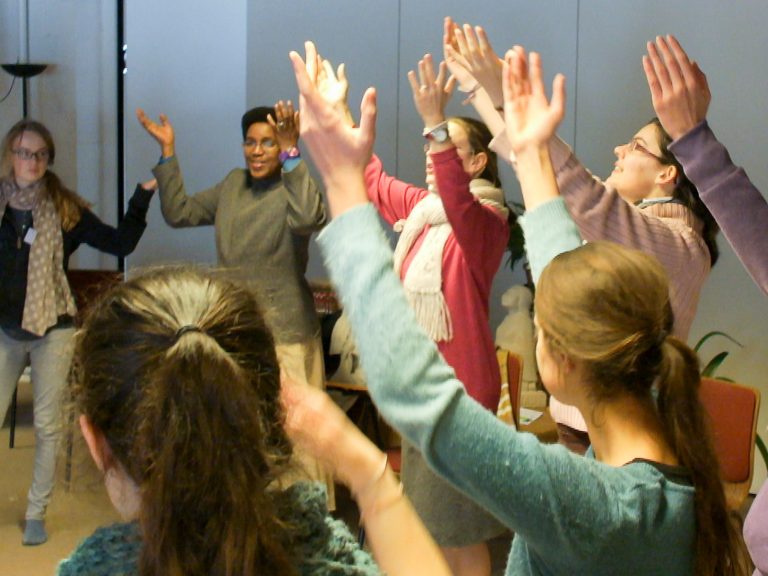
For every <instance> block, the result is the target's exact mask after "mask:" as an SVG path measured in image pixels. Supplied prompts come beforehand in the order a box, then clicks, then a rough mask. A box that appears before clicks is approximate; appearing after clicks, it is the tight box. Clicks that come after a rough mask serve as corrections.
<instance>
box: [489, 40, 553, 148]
mask: <svg viewBox="0 0 768 576" xmlns="http://www.w3.org/2000/svg"><path fill="white" fill-rule="evenodd" d="M503 71H504V80H505V81H504V84H503V88H504V120H505V123H506V127H507V138H508V139H509V142H510V145H511V147H512V151H513V152H514V153H515V154H516V155H519V154H520V153H522V152H524V151H526V150H530V149H533V148H540V147H542V146H545V145H546V144H547V142H549V139H550V138H551V137H552V136H553V135H554V134H555V131H556V130H557V126H558V125H559V124H560V122H561V120H562V119H563V116H564V115H565V77H564V76H563V75H562V74H558V75H557V76H555V79H554V81H553V83H552V101H551V102H549V101H548V100H547V94H546V91H545V90H544V81H543V79H542V73H541V57H540V56H539V54H537V53H536V52H531V55H530V58H526V55H525V50H524V49H523V48H522V47H521V46H515V48H514V49H513V50H509V51H507V54H506V58H505V63H504V69H503Z"/></svg>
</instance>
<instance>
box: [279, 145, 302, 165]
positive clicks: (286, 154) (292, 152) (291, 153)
mask: <svg viewBox="0 0 768 576" xmlns="http://www.w3.org/2000/svg"><path fill="white" fill-rule="evenodd" d="M277 157H278V159H279V160H280V163H281V164H285V161H286V160H290V159H291V158H300V157H301V152H299V149H298V148H297V147H296V146H291V147H290V148H288V150H285V151H283V152H280V154H278V155H277Z"/></svg>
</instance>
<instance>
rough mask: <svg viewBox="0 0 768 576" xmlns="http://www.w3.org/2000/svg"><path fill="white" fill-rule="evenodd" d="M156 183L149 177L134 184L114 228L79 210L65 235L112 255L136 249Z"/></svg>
mask: <svg viewBox="0 0 768 576" xmlns="http://www.w3.org/2000/svg"><path fill="white" fill-rule="evenodd" d="M156 186H157V182H156V181H155V180H150V181H148V182H143V183H142V184H138V185H137V186H136V190H135V191H134V193H133V196H131V199H130V201H129V202H128V210H127V211H126V212H125V215H124V217H123V219H122V220H121V221H120V223H119V224H118V225H117V227H114V226H110V225H109V224H105V223H104V222H102V221H101V220H100V219H99V218H98V217H97V216H96V215H95V214H94V213H93V212H91V211H90V210H87V209H86V210H83V214H82V217H81V219H80V222H78V224H77V225H76V226H75V227H74V228H73V229H72V230H70V231H69V232H67V235H68V236H70V237H71V239H72V240H73V241H74V243H75V244H76V245H79V244H81V243H85V244H88V246H91V247H92V248H95V249H96V250H99V251H101V252H106V253H107V254H112V255H113V256H120V257H123V256H128V255H129V254H130V253H131V252H133V251H134V250H135V249H136V246H137V245H138V243H139V240H140V239H141V237H142V235H143V234H144V230H145V229H146V227H147V210H148V209H149V203H150V200H152V195H153V194H154V192H155V188H156Z"/></svg>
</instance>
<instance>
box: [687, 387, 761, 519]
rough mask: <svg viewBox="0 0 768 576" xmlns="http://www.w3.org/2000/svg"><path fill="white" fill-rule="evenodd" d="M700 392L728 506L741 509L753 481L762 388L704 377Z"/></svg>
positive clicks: (732, 508)
mask: <svg viewBox="0 0 768 576" xmlns="http://www.w3.org/2000/svg"><path fill="white" fill-rule="evenodd" d="M699 395H700V397H701V401H702V404H704V408H705V409H706V410H707V412H708V413H709V417H710V423H711V426H712V433H713V436H714V442H715V451H716V452H717V458H718V460H719V462H720V470H721V473H722V476H723V487H724V489H725V497H726V501H727V503H728V507H729V508H730V509H731V510H739V509H740V508H741V506H742V504H743V503H744V500H745V499H746V497H747V495H748V494H749V488H750V486H751V485H752V474H753V473H754V468H755V435H756V433H757V417H758V414H759V412H760V392H759V391H758V390H756V389H754V388H750V387H748V386H743V385H741V384H736V383H733V382H726V381H724V380H715V379H713V378H702V379H701V388H700V391H699Z"/></svg>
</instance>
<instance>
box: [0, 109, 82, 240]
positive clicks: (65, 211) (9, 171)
mask: <svg viewBox="0 0 768 576" xmlns="http://www.w3.org/2000/svg"><path fill="white" fill-rule="evenodd" d="M25 132H33V133H35V134H37V135H38V136H40V138H42V139H43V141H44V142H45V147H46V148H47V149H48V165H49V166H51V165H52V164H53V162H54V160H55V159H56V145H55V144H54V143H53V136H51V132H50V131H49V130H48V128H46V127H45V126H44V125H43V124H41V123H40V122H37V121H35V120H30V119H24V120H19V121H18V122H16V124H14V125H13V126H11V129H10V130H8V132H7V133H6V135H5V138H3V144H2V147H1V148H0V178H8V179H11V178H14V177H15V175H14V173H13V158H12V156H13V149H14V146H15V144H16V141H17V140H18V139H19V138H21V137H22V136H23V135H24V133H25ZM43 180H44V181H43V186H45V189H46V190H47V192H48V194H49V195H50V196H51V199H52V200H53V203H54V205H55V206H56V210H57V212H58V213H59V218H60V220H61V227H62V229H63V230H64V231H65V232H68V231H69V230H72V228H74V227H75V226H77V223H78V222H80V217H81V215H82V211H83V209H84V208H88V207H89V206H90V205H89V204H88V202H86V201H85V200H83V199H82V198H81V197H80V196H79V195H77V194H76V193H75V192H73V191H72V190H70V189H69V188H67V187H66V186H64V183H63V182H62V181H61V179H60V178H59V177H58V176H57V175H56V174H55V173H54V172H53V171H52V170H50V169H48V170H46V171H45V175H44V176H43Z"/></svg>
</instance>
